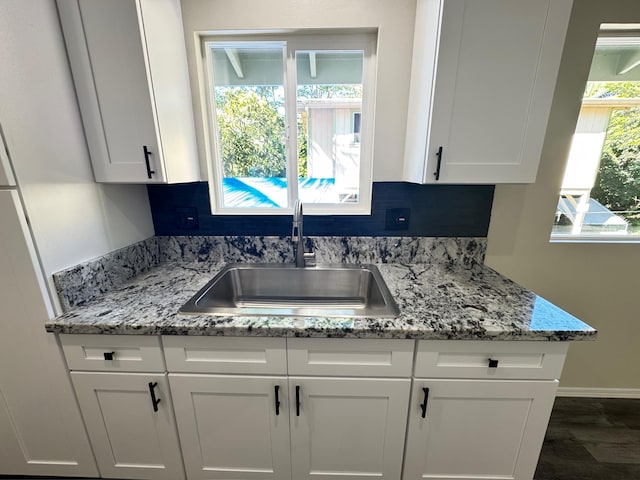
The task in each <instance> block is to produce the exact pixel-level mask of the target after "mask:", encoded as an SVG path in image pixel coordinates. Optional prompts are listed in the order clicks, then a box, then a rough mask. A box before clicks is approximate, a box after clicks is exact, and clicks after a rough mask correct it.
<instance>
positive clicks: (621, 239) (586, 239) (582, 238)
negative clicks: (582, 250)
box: [549, 233, 640, 243]
mask: <svg viewBox="0 0 640 480" xmlns="http://www.w3.org/2000/svg"><path fill="white" fill-rule="evenodd" d="M549 243H640V235H610V234H602V235H580V234H576V235H571V234H560V233H554V234H552V235H551V239H550V240H549Z"/></svg>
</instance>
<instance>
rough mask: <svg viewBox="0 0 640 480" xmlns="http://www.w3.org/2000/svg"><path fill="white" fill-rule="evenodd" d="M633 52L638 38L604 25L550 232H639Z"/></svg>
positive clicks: (639, 118) (639, 72)
mask: <svg viewBox="0 0 640 480" xmlns="http://www.w3.org/2000/svg"><path fill="white" fill-rule="evenodd" d="M635 35H637V34H635ZM631 58H640V38H638V37H637V36H633V35H632V36H624V35H622V36H621V33H620V30H619V29H618V30H616V33H615V34H613V33H608V32H605V31H602V29H601V35H600V37H599V39H598V43H597V46H596V50H595V54H594V57H593V61H592V65H591V71H590V73H589V82H588V83H587V87H586V90H585V93H584V98H583V101H582V108H581V109H580V116H579V118H578V124H577V126H576V131H575V134H574V137H573V142H572V145H571V151H570V154H569V160H568V163H567V168H566V170H565V175H564V179H563V182H562V189H561V192H560V198H559V200H558V208H557V212H556V219H555V223H554V227H553V231H552V234H555V235H558V234H570V235H615V236H620V237H625V236H627V237H629V236H637V235H640V67H639V65H638V62H635V63H634V62H631V61H630V59H631Z"/></svg>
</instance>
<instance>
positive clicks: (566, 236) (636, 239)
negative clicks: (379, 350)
mask: <svg viewBox="0 0 640 480" xmlns="http://www.w3.org/2000/svg"><path fill="white" fill-rule="evenodd" d="M616 25H618V26H619V27H615V26H616ZM625 26H628V27H629V28H625ZM634 26H635V27H636V28H632V27H634ZM638 26H640V24H634V23H629V24H624V23H621V24H612V23H602V24H601V25H600V30H599V33H598V36H597V39H596V43H595V45H594V51H593V57H592V59H591V62H590V64H589V67H590V69H591V68H592V67H593V59H594V58H595V55H596V50H597V48H598V47H599V46H603V45H604V46H609V45H619V44H621V43H622V44H625V45H626V44H629V43H631V44H634V45H640V36H638V34H637V33H635V32H634V33H633V34H631V35H624V34H616V33H615V32H617V31H620V32H622V31H625V30H637V27H638ZM611 27H613V28H611ZM621 81H623V80H621ZM627 81H629V80H627ZM634 81H636V82H639V83H640V80H634ZM588 82H589V79H587V80H586V81H585V88H586V85H587V84H588ZM585 88H583V91H584V90H585ZM589 100H590V98H589V97H583V98H582V99H581V101H580V110H579V113H578V117H577V118H576V127H574V130H573V133H574V134H575V132H576V130H577V127H578V122H579V119H580V115H582V107H583V106H584V105H585V101H587V105H589V103H588V101H589ZM616 100H621V101H623V102H624V100H631V99H630V98H616ZM635 100H637V99H635ZM609 103H613V101H610V102H609ZM603 105H604V103H603ZM613 109H614V108H613V107H612V111H613ZM609 122H610V119H609V121H608V123H607V132H605V136H606V135H607V134H608V129H609ZM605 141H606V140H605ZM569 156H570V153H568V154H567V158H566V164H565V172H566V169H567V168H568V164H569ZM601 162H602V152H601V153H600V159H599V162H598V169H600V165H601ZM563 178H564V174H563ZM561 192H562V185H561V188H560V191H559V192H558V195H557V197H556V198H560V196H561ZM554 226H555V225H552V227H551V234H550V238H549V243H558V244H560V243H640V234H620V233H618V234H616V233H611V232H602V233H597V232H594V233H587V234H584V233H577V234H574V233H554V232H553V229H554Z"/></svg>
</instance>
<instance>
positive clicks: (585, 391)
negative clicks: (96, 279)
mask: <svg viewBox="0 0 640 480" xmlns="http://www.w3.org/2000/svg"><path fill="white" fill-rule="evenodd" d="M556 396H557V397H594V398H640V388H580V387H577V388H576V387H560V388H558V393H556Z"/></svg>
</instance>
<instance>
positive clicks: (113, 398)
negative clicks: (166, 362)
mask: <svg viewBox="0 0 640 480" xmlns="http://www.w3.org/2000/svg"><path fill="white" fill-rule="evenodd" d="M71 378H72V381H73V385H74V387H75V390H76V394H77V396H78V402H79V403H80V409H81V410H82V415H83V417H84V420H85V424H86V427H87V431H88V433H89V438H90V440H91V445H92V447H93V452H94V454H95V457H96V460H97V462H98V469H99V470H100V474H101V476H102V477H106V478H130V479H149V480H180V479H183V478H184V469H183V467H182V458H181V455H180V445H179V442H178V436H177V433H176V426H175V421H174V417H173V411H172V408H171V397H170V395H169V384H168V382H167V378H166V374H146V373H106V372H72V373H71Z"/></svg>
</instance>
